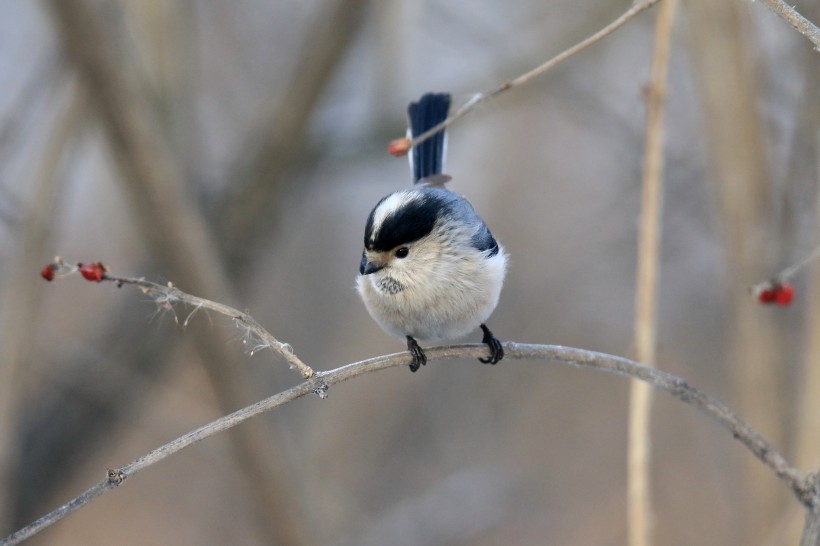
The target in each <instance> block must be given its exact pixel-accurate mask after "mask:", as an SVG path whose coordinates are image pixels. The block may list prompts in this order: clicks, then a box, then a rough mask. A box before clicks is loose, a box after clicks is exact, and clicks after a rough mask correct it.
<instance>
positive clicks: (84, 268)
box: [77, 262, 106, 282]
mask: <svg viewBox="0 0 820 546" xmlns="http://www.w3.org/2000/svg"><path fill="white" fill-rule="evenodd" d="M77 265H78V266H79V267H80V273H81V274H82V276H83V277H85V279H86V280H87V281H92V282H100V281H102V280H103V278H104V277H105V271H106V267H105V266H104V265H103V264H102V262H94V263H91V264H77Z"/></svg>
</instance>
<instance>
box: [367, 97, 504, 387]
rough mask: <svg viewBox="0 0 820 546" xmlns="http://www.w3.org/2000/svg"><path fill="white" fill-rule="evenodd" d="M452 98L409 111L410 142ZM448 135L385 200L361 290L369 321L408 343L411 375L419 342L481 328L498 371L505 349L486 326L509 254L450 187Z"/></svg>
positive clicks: (418, 360)
mask: <svg viewBox="0 0 820 546" xmlns="http://www.w3.org/2000/svg"><path fill="white" fill-rule="evenodd" d="M449 109H450V95H449V94H446V93H435V94H433V93H428V94H426V95H424V96H422V97H421V99H419V101H418V102H414V103H411V104H410V106H409V107H408V109H407V114H408V118H409V129H408V136H409V137H411V138H412V137H416V136H418V135H420V134H421V133H423V132H425V131H426V130H428V129H430V128H432V127H433V126H435V125H437V124H438V123H440V122H441V121H443V120H445V119H446V118H447V113H448V111H449ZM446 144H447V142H446V137H445V134H444V131H441V132H439V133H437V134H436V135H435V136H433V137H431V138H430V139H429V140H426V141H425V142H423V143H421V144H420V145H418V146H416V147H414V148H413V150H412V153H411V154H410V166H411V170H412V171H413V181H414V186H413V187H412V188H410V189H406V190H400V191H397V192H394V193H391V194H390V195H387V196H386V197H384V198H383V199H382V200H381V201H379V202H378V203H377V204H376V206H375V207H374V208H373V210H372V211H371V212H370V216H369V217H368V218H367V224H366V225H365V230H364V252H362V260H361V264H360V265H359V276H358V277H357V279H356V287H357V289H358V291H359V294H360V295H361V297H362V300H364V304H365V307H367V311H368V312H369V313H370V316H371V317H373V319H374V320H375V321H376V322H377V323H379V326H381V327H382V329H384V330H385V331H386V332H388V333H390V334H393V335H396V336H399V337H404V338H406V340H407V350H408V351H410V354H411V355H413V362H411V364H410V371H412V372H415V371H417V370H418V369H419V367H420V366H422V365H424V364H426V363H427V356H426V355H425V354H424V350H423V349H422V348H421V347H420V346H419V344H418V341H425V342H427V341H439V340H443V339H454V338H458V337H462V336H464V335H466V334H468V333H470V332H471V331H472V330H474V329H475V328H476V327H479V326H480V327H481V330H482V331H483V332H484V337H483V339H482V342H483V343H486V344H487V346H488V347H489V349H490V356H489V357H488V358H480V359H479V360H480V361H481V362H483V363H485V364H496V363H497V362H499V361H500V360H501V359H502V358H504V348H503V347H502V345H501V342H500V341H498V339H497V338H496V337H495V336H494V335H493V333H492V332H491V331H490V329H489V328H487V325H486V324H484V323H485V321H486V320H487V319H488V318H489V317H490V315H491V314H492V312H493V310H494V309H495V307H496V305H497V304H498V298H499V295H500V294H501V287H502V285H503V284H504V275H505V273H506V270H507V255H506V253H505V252H504V248H503V247H502V246H501V245H499V244H498V242H497V241H496V240H495V238H494V237H493V234H492V233H491V232H490V230H489V228H487V225H486V224H485V223H484V221H483V220H482V219H481V218H480V217H479V216H478V214H476V212H475V210H474V209H473V206H472V205H471V204H470V203H469V202H468V201H467V200H466V199H465V198H464V197H462V196H461V195H458V194H457V193H455V192H452V191H450V190H448V189H446V188H445V187H444V184H445V183H446V182H447V181H449V180H450V177H449V176H447V175H445V174H443V169H444V156H445V151H446Z"/></svg>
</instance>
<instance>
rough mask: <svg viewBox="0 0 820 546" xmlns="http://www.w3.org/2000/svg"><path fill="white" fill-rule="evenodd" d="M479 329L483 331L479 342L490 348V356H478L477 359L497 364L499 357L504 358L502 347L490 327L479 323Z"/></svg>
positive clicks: (485, 362)
mask: <svg viewBox="0 0 820 546" xmlns="http://www.w3.org/2000/svg"><path fill="white" fill-rule="evenodd" d="M481 330H482V331H483V332H484V338H483V339H482V340H481V342H482V343H486V344H487V347H489V348H490V358H479V359H478V360H479V361H480V362H483V363H484V364H498V363H499V362H500V361H501V359H502V358H504V347H503V346H502V345H501V342H500V341H498V338H497V337H495V336H494V335H493V333H492V332H491V331H490V329H489V328H487V325H486V324H482V325H481Z"/></svg>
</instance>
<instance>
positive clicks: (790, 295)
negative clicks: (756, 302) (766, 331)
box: [774, 284, 794, 307]
mask: <svg viewBox="0 0 820 546" xmlns="http://www.w3.org/2000/svg"><path fill="white" fill-rule="evenodd" d="M793 299H794V287H793V286H792V285H790V284H783V285H780V286H778V287H777V292H776V293H775V296H774V301H775V303H776V304H777V305H780V306H783V307H785V306H787V305H790V304H791V302H792V300H793Z"/></svg>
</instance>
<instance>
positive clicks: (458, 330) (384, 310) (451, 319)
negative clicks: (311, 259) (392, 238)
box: [357, 254, 506, 341]
mask: <svg viewBox="0 0 820 546" xmlns="http://www.w3.org/2000/svg"><path fill="white" fill-rule="evenodd" d="M496 258H498V259H496ZM483 260H486V262H485V263H484V264H482V267H477V268H476V269H475V270H474V271H473V272H472V274H471V275H465V276H463V277H462V278H460V279H442V280H441V282H426V283H425V284H424V289H423V290H421V289H419V287H417V286H414V285H412V284H411V283H403V282H400V281H398V280H395V279H394V280H388V279H389V275H387V274H385V275H379V276H377V275H360V276H359V278H358V280H357V288H358V290H359V292H360V294H361V296H362V299H363V300H364V303H365V306H366V307H367V310H368V312H369V313H370V316H372V317H373V319H374V320H375V321H376V322H378V323H379V325H380V326H381V327H382V328H383V329H384V330H385V331H387V332H388V333H391V334H393V335H396V336H399V337H404V336H412V337H414V338H416V339H417V340H420V341H437V340H442V339H454V338H458V337H462V336H464V335H466V334H468V333H470V332H471V331H472V330H474V329H475V328H477V327H478V326H479V325H480V324H481V323H483V322H485V321H486V320H487V319H488V318H489V316H490V314H492V312H493V310H494V309H495V307H496V305H497V304H498V298H499V295H500V293H501V286H502V284H503V278H504V272H505V267H506V258H505V257H504V255H503V254H499V255H498V256H493V257H491V258H489V259H483ZM397 285H401V286H402V287H403V289H402V290H399V291H394V290H391V289H390V288H391V287H395V286H397Z"/></svg>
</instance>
